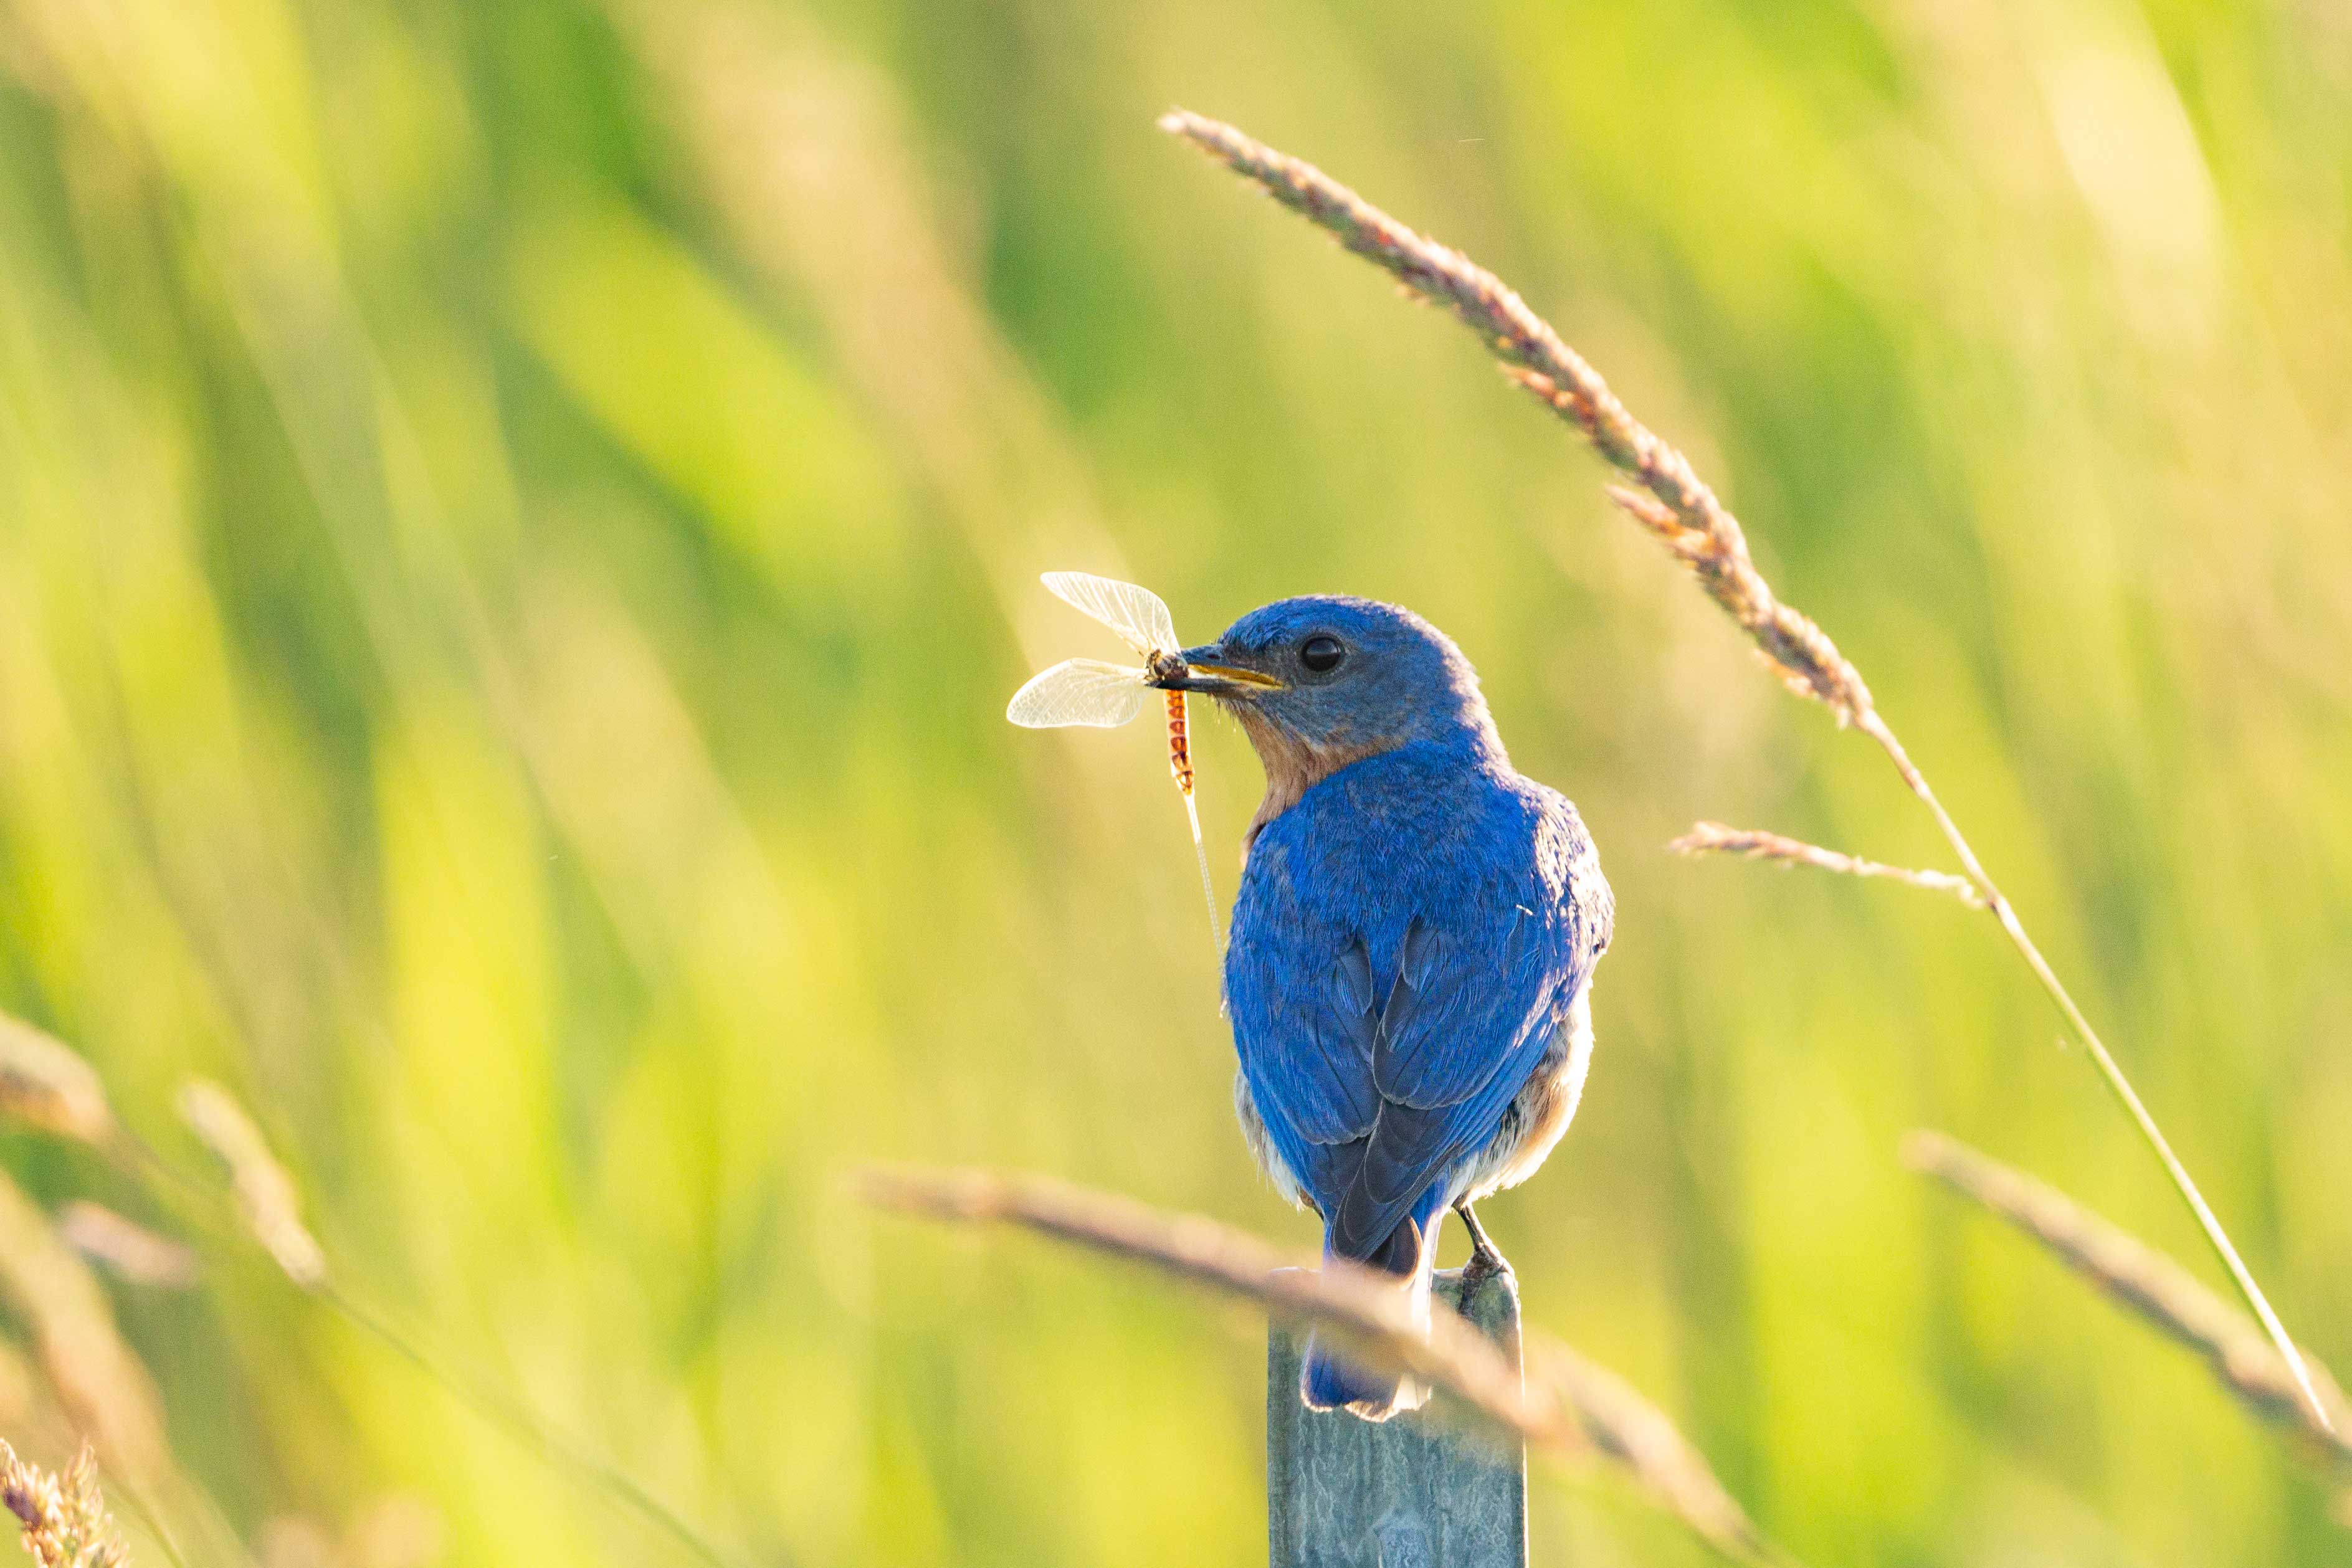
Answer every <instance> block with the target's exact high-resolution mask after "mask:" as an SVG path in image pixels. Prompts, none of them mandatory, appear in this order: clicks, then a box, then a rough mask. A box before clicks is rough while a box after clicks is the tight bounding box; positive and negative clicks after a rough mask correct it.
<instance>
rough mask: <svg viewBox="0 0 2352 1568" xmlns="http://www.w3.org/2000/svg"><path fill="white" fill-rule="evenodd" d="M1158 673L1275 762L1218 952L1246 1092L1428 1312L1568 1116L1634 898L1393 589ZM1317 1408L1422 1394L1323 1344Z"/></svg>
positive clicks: (1313, 1362) (1391, 1407) (1307, 609)
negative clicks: (1619, 929) (1444, 1242)
mask: <svg viewBox="0 0 2352 1568" xmlns="http://www.w3.org/2000/svg"><path fill="white" fill-rule="evenodd" d="M1183 658H1184V666H1185V667H1184V669H1183V670H1182V671H1181V672H1171V673H1170V674H1167V675H1166V676H1164V677H1163V678H1162V679H1161V680H1160V681H1159V682H1156V683H1155V684H1157V685H1162V686H1165V687H1170V688H1174V689H1180V690H1183V691H1190V692H1200V693H1203V694H1205V695H1208V696H1210V697H1212V698H1214V699H1215V700H1216V701H1217V702H1218V704H1219V705H1220V706H1222V707H1223V708H1224V709H1225V710H1226V711H1227V712H1229V713H1231V714H1232V715H1233V716H1234V718H1235V719H1236V720H1238V721H1239V723H1240V725H1241V727H1242V729H1243V731H1244V733H1245V734H1246V735H1247V736H1248V737H1249V739H1250V742H1251V744H1252V745H1253V746H1254V747H1255V749H1256V751H1257V755H1258V759H1259V761H1260V762H1261V763H1262V764H1263V765H1264V767H1265V800H1263V801H1261V802H1260V804H1259V806H1258V809H1257V814H1256V816H1255V818H1254V819H1253V820H1252V821H1251V822H1250V826H1249V831H1248V837H1247V847H1246V849H1245V854H1246V857H1247V859H1246V863H1245V866H1244V871H1243V875H1242V886H1241V894H1240V897H1239V898H1238V900H1237V901H1236V903H1235V904H1234V921H1233V936H1232V941H1231V943H1230V945H1229V946H1228V947H1227V948H1226V951H1225V976H1224V981H1225V1011H1226V1013H1227V1015H1228V1017H1229V1018H1230V1019H1231V1020H1232V1023H1233V1030H1234V1047H1235V1049H1236V1050H1237V1051H1238V1053H1239V1055H1240V1058H1241V1071H1240V1073H1239V1075H1238V1076H1237V1077H1236V1078H1235V1080H1234V1108H1235V1110H1236V1112H1237V1113H1239V1115H1240V1118H1241V1124H1242V1131H1243V1134H1244V1138H1245V1139H1246V1140H1247V1142H1248V1144H1249V1145H1250V1149H1251V1152H1252V1153H1253V1154H1254V1155H1255V1156H1256V1158H1257V1160H1258V1163H1259V1164H1260V1165H1261V1166H1264V1167H1265V1171H1266V1174H1267V1176H1269V1177H1270V1178H1271V1179H1272V1180H1273V1182H1274V1184H1275V1186H1276V1188H1277V1189H1279V1190H1280V1191H1281V1192H1282V1193H1283V1195H1284V1196H1285V1197H1288V1198H1289V1199H1290V1200H1291V1201H1293V1202H1294V1203H1298V1204H1301V1205H1303V1206H1306V1207H1311V1208H1313V1209H1314V1210H1315V1212H1316V1213H1317V1214H1318V1215H1319V1216H1321V1218H1322V1220H1323V1250H1324V1255H1325V1257H1327V1258H1342V1259H1348V1260H1352V1261H1354V1262H1357V1263H1360V1264H1364V1265H1367V1266H1369V1267H1370V1268H1372V1269H1374V1270H1380V1271H1381V1272H1382V1273H1385V1274H1390V1275H1393V1276H1395V1277H1396V1280H1397V1282H1398V1287H1399V1288H1400V1289H1402V1290H1405V1291H1410V1292H1411V1295H1412V1308H1413V1312H1414V1314H1415V1316H1416V1318H1417V1320H1418V1321H1420V1322H1427V1321H1428V1313H1429V1299H1430V1298H1429V1290H1430V1270H1431V1268H1432V1265H1433V1260H1434V1258H1435V1254H1436V1237H1437V1232H1438V1228H1439V1227H1440V1225H1441V1224H1442V1223H1443V1221H1444V1215H1445V1211H1446V1209H1447V1208H1449V1207H1451V1208H1453V1209H1454V1210H1455V1211H1456V1212H1458V1213H1459V1214H1460V1215H1461V1216H1462V1219H1463V1223H1464V1224H1465V1227H1467V1228H1468V1230H1469V1233H1470V1237H1471V1240H1472V1242H1473V1244H1474V1247H1475V1252H1474V1255H1473V1258H1472V1260H1471V1267H1472V1268H1473V1269H1474V1270H1492V1269H1497V1268H1504V1267H1507V1265H1506V1264H1505V1263H1504V1262H1503V1260H1502V1259H1501V1257H1500V1255H1499V1254H1497V1253H1496V1251H1495V1249H1494V1248H1493V1247H1492V1245H1491V1244H1490V1243H1489V1242H1488V1241H1487V1239H1486V1232H1485V1231H1484V1229H1483V1228H1481V1227H1480V1226H1479V1224H1478V1220H1477V1217H1476V1215H1475V1213H1474V1212H1473V1210H1472V1208H1471V1205H1472V1204H1474V1203H1475V1202H1476V1201H1477V1200H1478V1199H1480V1198H1482V1197H1486V1195H1488V1194H1489V1193H1492V1192H1495V1191H1496V1190H1497V1189H1499V1188H1502V1187H1507V1186H1517V1184H1518V1183H1520V1182H1522V1181H1524V1180H1526V1179H1527V1178H1528V1176H1530V1175H1532V1174H1533V1173H1534V1171H1535V1169H1536V1167H1537V1166H1539V1165H1541V1164H1542V1163H1543V1160H1544V1157H1545V1156H1546V1155H1549V1153H1550V1152H1551V1149H1552V1145H1555V1144H1557V1143H1558V1142H1559V1136H1560V1134H1561V1133H1563V1132H1564V1131H1566V1130H1567V1127H1568V1124H1569V1120H1570V1117H1572V1116H1573V1115H1574V1114H1575V1113H1576V1105H1577V1101H1578V1099H1579V1097H1580V1095H1581V1094H1582V1092H1583V1089H1584V1076H1585V1069H1586V1067H1587V1065H1588V1063H1589V1062H1590V1061H1591V1053H1592V1023H1591V1011H1590V1007H1589V1002H1588V998H1589V996H1590V992H1591V980H1592V970H1593V966H1594V965H1595V964H1596V963H1597V962H1598V961H1599V959H1600V957H1601V953H1602V951H1603V950H1604V949H1606V948H1607V947H1608V946H1609V936H1610V929H1611V925H1612V921H1613V918H1614V914H1615V906H1614V903H1613V901H1612V897H1611V895H1610V892H1609V884H1608V883H1606V882H1604V881H1603V880H1602V879H1601V864H1600V861H1599V858H1598V856H1597V855H1596V854H1595V853H1594V851H1593V847H1592V841H1591V837H1590V836H1589V835H1588V834H1587V833H1586V832H1585V830H1584V823H1583V821H1582V820H1581V819H1580V818H1579V817H1578V815H1577V812H1576V808H1575V807H1574V806H1572V805H1570V803H1569V801H1568V800H1567V799H1566V797H1564V796H1562V795H1560V794H1559V792H1558V791H1556V790H1553V789H1548V788H1546V787H1545V786H1543V785H1541V784H1538V783H1537V782H1535V781H1534V780H1533V779H1527V778H1525V777H1522V776H1521V775H1520V774H1519V773H1518V772H1517V770H1516V769H1514V768H1512V767H1511V762H1510V758H1508V757H1507V755H1505V753H1504V750H1503V741H1502V737H1500V736H1499V735H1497V734H1496V730H1495V723H1494V720H1493V719H1492V718H1490V717H1489V716H1487V713H1486V699H1485V698H1484V697H1482V696H1481V695H1479V692H1478V677H1477V674H1476V672H1475V671H1474V670H1472V669H1471V667H1470V663H1469V661H1468V660H1466V659H1465V658H1464V657H1463V656H1462V652H1461V650H1460V649H1458V648H1456V647H1455V646H1454V643H1453V642H1452V640H1451V639H1449V638H1448V637H1446V635H1445V634H1444V632H1440V631H1438V630H1437V628H1436V627H1434V626H1432V625H1431V624H1430V623H1429V622H1426V621H1423V619H1421V617H1419V616H1417V615H1415V614H1413V613H1412V612H1410V611H1407V610H1402V609H1400V608H1398V607H1397V606H1395V605H1392V604H1382V603H1380V602H1377V601H1372V600H1368V599H1351V598H1339V597H1328V596H1317V597H1310V598H1302V599H1286V600H1282V601H1278V602H1276V603H1273V604H1269V605H1267V606H1265V608H1264V609H1261V610H1256V611H1253V612H1251V613H1249V614H1247V615H1245V616H1244V617H1243V618H1242V619H1241V620H1239V621H1237V622H1234V624H1233V626H1232V628H1231V629H1230V630H1228V631H1227V632H1225V634H1224V635H1223V637H1222V638H1220V639H1218V640H1217V641H1216V642H1215V643H1209V644H1207V645H1205V646H1202V647H1198V648H1188V649H1186V650H1185V651H1184V654H1183ZM1301 1385H1302V1386H1301V1392H1302V1394H1303V1396H1304V1397H1305V1399H1306V1401H1307V1404H1308V1405H1309V1406H1312V1407H1314V1408H1316V1409H1318V1410H1325V1409H1333V1408H1339V1407H1344V1408H1346V1409H1349V1410H1351V1411H1353V1412H1355V1413H1356V1414H1357V1415H1359V1416H1364V1417H1366V1418H1367V1419H1370V1420H1375V1421H1379V1420H1385V1419H1387V1418H1388V1417H1389V1416H1392V1415H1395V1414H1396V1413H1397V1412H1398V1411H1400V1410H1409V1409H1412V1408H1415V1407H1417V1406H1420V1405H1421V1404H1422V1403H1423V1401H1424V1400H1425V1399H1426V1398H1427V1396H1428V1394H1427V1390H1426V1389H1424V1388H1422V1387H1420V1386H1419V1385H1415V1384H1414V1383H1412V1380H1410V1379H1399V1378H1397V1377H1394V1376H1383V1375H1373V1374H1371V1373H1369V1372H1367V1371H1365V1370H1364V1369H1362V1368H1360V1367H1358V1366H1355V1365H1353V1364H1349V1363H1348V1362H1346V1361H1343V1360H1340V1359H1339V1358H1337V1357H1336V1356H1335V1355H1334V1354H1332V1353H1331V1352H1330V1351H1329V1350H1328V1349H1327V1348H1326V1347H1324V1346H1323V1345H1322V1344H1321V1343H1318V1342H1310V1343H1308V1346H1307V1358H1306V1371H1305V1374H1304V1375H1303V1377H1302V1379H1301Z"/></svg>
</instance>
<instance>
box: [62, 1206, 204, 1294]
mask: <svg viewBox="0 0 2352 1568" xmlns="http://www.w3.org/2000/svg"><path fill="white" fill-rule="evenodd" d="M57 1225H58V1238H59V1239H62V1240H63V1241H64V1242H65V1244H66V1245H67V1246H68V1247H70V1248H72V1249H74V1250H75V1251H77V1252H79V1253H80V1254H81V1255H82V1256H83V1257H84V1258H86V1259H88V1260H89V1261H90V1262H92V1263H95V1264H97V1265H98V1266H99V1267H100V1268H101V1269H103V1270H106V1271H107V1272H108V1273H110V1274H112V1275H113V1276H114V1277H115V1278H116V1279H118V1280H127V1281H130V1282H131V1284H134V1285H151V1286H154V1287H156V1288H158V1289H161V1290H169V1291H178V1290H185V1289H186V1288H187V1287H188V1286H190V1285H193V1284H194V1283H195V1282H196V1276H197V1275H198V1274H199V1273H200V1272H202V1270H201V1268H200V1267H199V1265H198V1264H197V1262H196V1255H195V1253H194V1252H193V1251H191V1250H190V1249H187V1248H185V1247H183V1246H181V1245H180V1244H179V1243H178V1242H176V1241H174V1240H173V1239H171V1238H170V1237H168V1236H158V1235H157V1234H156V1233H155V1232H153V1231H152V1230H150V1229H148V1228H146V1227H145V1226H143V1225H141V1224H139V1223H138V1222H137V1221H136V1220H133V1219H130V1218H126V1217H124V1216H122V1215H121V1214H118V1213H116V1212H115V1211H114V1210H113V1209H110V1208H109V1207H106V1206H105V1205H104V1204H99V1203H91V1202H89V1201H88V1200H86V1199H82V1198H76V1199H75V1200H74V1201H73V1202H71V1203H68V1204H67V1205H66V1206H65V1207H62V1208H60V1209H58V1219H57Z"/></svg>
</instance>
